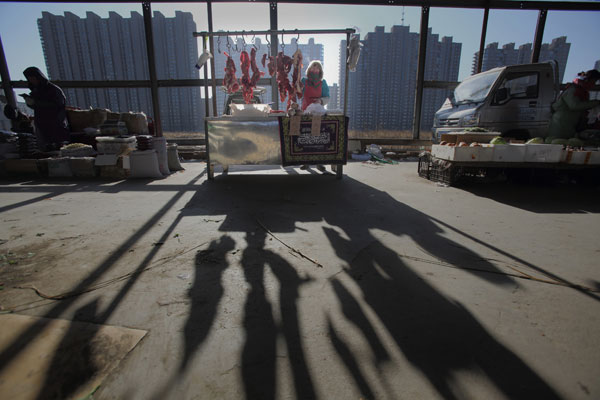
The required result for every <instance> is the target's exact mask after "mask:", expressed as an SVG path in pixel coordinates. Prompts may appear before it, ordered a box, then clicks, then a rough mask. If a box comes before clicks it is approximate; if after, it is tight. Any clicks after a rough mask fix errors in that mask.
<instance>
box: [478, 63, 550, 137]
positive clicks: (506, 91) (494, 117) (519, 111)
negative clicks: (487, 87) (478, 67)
mask: <svg viewBox="0 0 600 400" xmlns="http://www.w3.org/2000/svg"><path fill="white" fill-rule="evenodd" d="M488 101H489V103H488V104H489V107H484V109H485V111H484V110H483V109H482V115H481V122H485V125H488V126H491V127H494V128H495V129H498V130H500V131H501V132H503V133H507V132H511V131H528V132H529V134H530V135H531V136H537V135H538V132H539V131H540V130H541V129H543V128H544V127H545V126H547V122H548V121H547V116H544V112H543V109H544V106H545V104H542V103H545V102H540V72H539V71H512V72H507V73H506V74H505V75H504V77H503V78H501V81H500V82H499V84H498V85H497V86H496V88H495V89H494V90H493V91H492V93H491V94H490V97H489V98H488Z"/></svg>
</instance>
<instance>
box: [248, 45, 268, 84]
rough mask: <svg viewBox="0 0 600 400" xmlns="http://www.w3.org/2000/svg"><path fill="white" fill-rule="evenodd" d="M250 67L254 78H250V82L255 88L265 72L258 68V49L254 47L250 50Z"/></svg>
mask: <svg viewBox="0 0 600 400" xmlns="http://www.w3.org/2000/svg"><path fill="white" fill-rule="evenodd" d="M250 69H252V78H251V79H250V84H252V88H255V87H256V85H257V84H258V80H259V79H260V77H261V76H263V75H264V74H265V73H264V72H262V71H261V70H259V69H258V65H256V49H255V48H254V47H253V48H252V50H250Z"/></svg>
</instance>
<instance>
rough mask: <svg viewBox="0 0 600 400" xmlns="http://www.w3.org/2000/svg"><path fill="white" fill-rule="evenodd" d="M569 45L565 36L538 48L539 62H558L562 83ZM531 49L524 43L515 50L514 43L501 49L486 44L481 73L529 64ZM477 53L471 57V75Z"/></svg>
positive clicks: (473, 70) (475, 66) (529, 44)
mask: <svg viewBox="0 0 600 400" xmlns="http://www.w3.org/2000/svg"><path fill="white" fill-rule="evenodd" d="M570 49H571V43H567V37H566V36H560V37H557V38H555V39H552V42H551V43H549V44H548V43H543V44H542V46H541V48H540V56H539V61H540V62H544V61H551V60H556V61H557V62H558V77H559V80H560V81H561V82H562V81H563V78H564V75H565V68H566V66H567V59H568V58H569V50H570ZM532 54H533V47H532V44H531V43H525V44H523V45H521V46H519V48H518V49H515V44H514V43H507V44H505V45H504V46H502V48H498V42H493V43H490V44H488V45H487V46H486V47H485V49H484V50H483V59H482V63H481V71H487V70H490V69H492V68H496V67H503V66H505V65H515V64H527V63H530V62H531V55H532ZM478 57H479V52H475V54H474V56H473V68H472V70H471V72H472V73H476V72H477V58H478Z"/></svg>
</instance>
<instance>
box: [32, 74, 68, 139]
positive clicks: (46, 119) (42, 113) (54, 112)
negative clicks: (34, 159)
mask: <svg viewBox="0 0 600 400" xmlns="http://www.w3.org/2000/svg"><path fill="white" fill-rule="evenodd" d="M23 75H25V77H29V76H33V77H36V78H37V79H38V81H39V84H38V85H36V86H33V85H31V84H30V85H29V88H30V89H31V93H30V96H31V97H32V98H33V100H34V101H35V104H34V105H33V106H30V108H32V109H33V110H34V118H33V120H34V123H35V127H36V129H37V130H38V131H39V132H40V133H41V134H42V136H43V137H44V139H45V140H46V141H47V142H48V143H60V142H64V141H68V140H69V122H68V120H67V111H66V109H65V105H66V98H65V94H64V93H63V91H62V89H61V88H59V87H58V86H56V85H55V84H53V83H52V82H50V81H49V80H48V78H46V76H45V75H44V73H43V72H42V71H40V70H39V68H36V67H29V68H27V69H26V70H25V71H23Z"/></svg>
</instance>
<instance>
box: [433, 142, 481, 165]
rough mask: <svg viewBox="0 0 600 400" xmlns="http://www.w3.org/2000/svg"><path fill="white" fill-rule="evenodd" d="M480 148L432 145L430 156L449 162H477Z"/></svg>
mask: <svg viewBox="0 0 600 400" xmlns="http://www.w3.org/2000/svg"><path fill="white" fill-rule="evenodd" d="M479 149H481V147H470V146H465V147H459V146H448V145H440V144H434V145H432V146H431V155H432V156H433V157H437V158H440V159H442V160H449V161H479Z"/></svg>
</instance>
